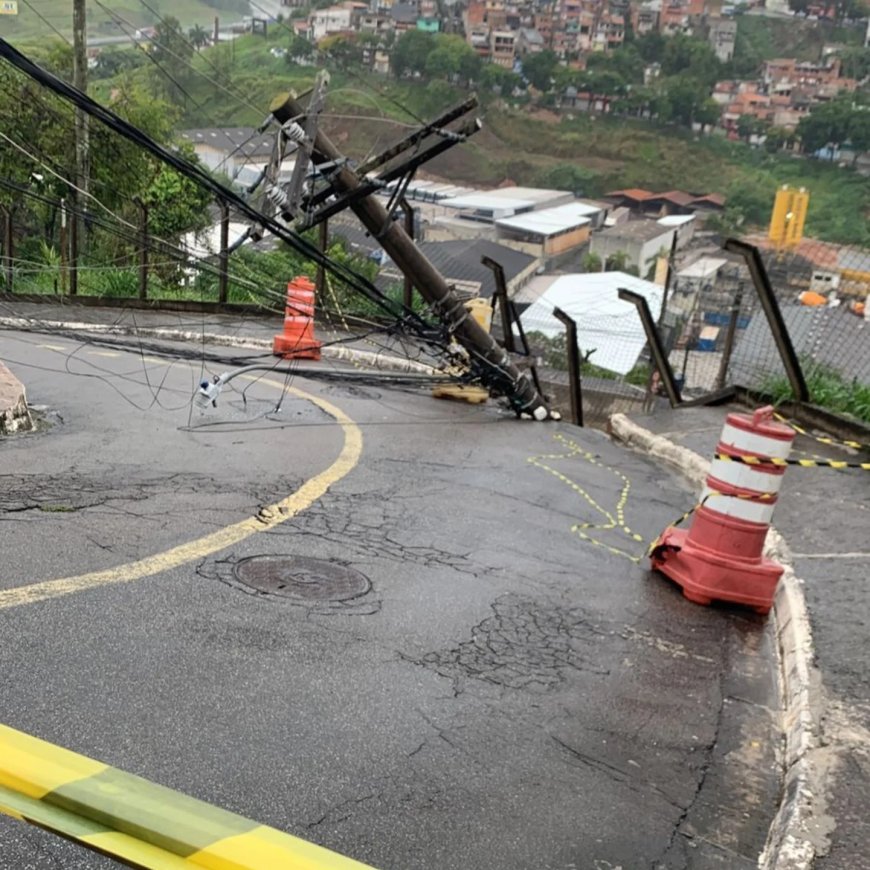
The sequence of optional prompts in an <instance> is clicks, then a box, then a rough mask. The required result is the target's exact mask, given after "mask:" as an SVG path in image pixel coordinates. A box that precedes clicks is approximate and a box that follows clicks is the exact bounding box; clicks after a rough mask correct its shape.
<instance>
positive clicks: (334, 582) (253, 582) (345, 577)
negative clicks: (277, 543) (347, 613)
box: [233, 556, 372, 601]
mask: <svg viewBox="0 0 870 870" xmlns="http://www.w3.org/2000/svg"><path fill="white" fill-rule="evenodd" d="M233 574H234V575H235V577H236V579H237V580H238V581H239V582H240V583H244V584H245V585H246V586H250V587H251V588H252V589H256V590H257V591H258V592H264V593H266V594H268V595H283V596H285V597H286V598H296V599H302V600H304V601H348V600H349V599H351V598H358V597H359V596H360V595H365V593H366V592H368V591H369V589H371V587H372V584H371V582H370V581H369V579H368V577H366V576H365V574H360V572H359V571H355V570H354V569H353V568H348V567H347V566H345V565H337V564H336V563H335V562H329V561H327V560H326V559H310V558H308V557H306V556H250V557H248V558H247V559H241V560H240V561H239V562H237V563H236V565H235V566H234V567H233Z"/></svg>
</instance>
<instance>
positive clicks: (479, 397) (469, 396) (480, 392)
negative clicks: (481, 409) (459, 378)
mask: <svg viewBox="0 0 870 870" xmlns="http://www.w3.org/2000/svg"><path fill="white" fill-rule="evenodd" d="M432 397H433V398H434V399H455V400H457V401H460V402H470V403H471V404H472V405H479V404H481V403H482V402H485V401H486V400H487V399H488V398H489V393H488V392H487V391H486V390H485V389H484V388H483V387H475V386H473V385H469V384H441V385H440V386H437V387H433V388H432Z"/></svg>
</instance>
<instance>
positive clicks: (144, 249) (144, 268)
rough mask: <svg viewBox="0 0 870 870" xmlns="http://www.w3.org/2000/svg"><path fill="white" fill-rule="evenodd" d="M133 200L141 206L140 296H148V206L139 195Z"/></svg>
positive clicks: (145, 297) (143, 297)
mask: <svg viewBox="0 0 870 870" xmlns="http://www.w3.org/2000/svg"><path fill="white" fill-rule="evenodd" d="M133 202H135V203H136V205H138V206H139V212H140V214H141V223H140V224H139V298H140V299H147V298H148V248H149V246H150V244H151V241H150V238H149V234H148V206H147V205H146V204H145V203H144V202H143V201H142V200H141V199H140V198H139V197H138V196H134V197H133Z"/></svg>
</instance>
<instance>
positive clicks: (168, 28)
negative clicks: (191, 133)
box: [150, 16, 194, 102]
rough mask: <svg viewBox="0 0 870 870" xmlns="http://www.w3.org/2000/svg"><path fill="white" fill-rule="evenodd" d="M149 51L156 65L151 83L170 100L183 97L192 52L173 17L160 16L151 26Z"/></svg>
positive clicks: (174, 100) (176, 100)
mask: <svg viewBox="0 0 870 870" xmlns="http://www.w3.org/2000/svg"><path fill="white" fill-rule="evenodd" d="M150 52H151V57H152V58H153V59H154V62H155V65H156V70H155V75H156V78H155V83H156V84H157V85H158V87H160V88H161V89H162V90H163V92H164V93H165V94H166V96H167V97H169V99H171V100H172V101H173V102H180V101H181V100H182V99H186V89H185V87H184V85H185V83H186V81H187V80H188V79H189V77H190V72H191V65H190V60H191V58H192V57H193V53H194V52H193V46H192V45H191V44H190V43H189V42H188V41H187V38H186V37H185V35H184V32H183V31H182V29H181V24H179V22H178V19H177V18H172V17H171V16H169V17H167V18H164V19H163V20H162V21H161V22H160V23H159V24H158V25H157V27H155V28H154V38H153V40H152V41H151V48H150Z"/></svg>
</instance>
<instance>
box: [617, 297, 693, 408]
mask: <svg viewBox="0 0 870 870" xmlns="http://www.w3.org/2000/svg"><path fill="white" fill-rule="evenodd" d="M617 292H618V295H619V298H620V299H622V300H623V301H624V302H631V304H632V305H634V306H635V307H636V308H637V312H638V314H639V315H640V322H641V323H642V324H643V329H644V332H645V333H646V340H647V342H649V349H650V353H652V357H653V364H654V365H655V367H656V368H657V369H658V372H659V376H660V377H661V379H662V385H663V386H664V388H665V392H666V393H667V394H668V401H669V402H670V403H671V407H672V408H676V407H677V405H679V404H680V403H681V402H682V397H681V396H680V388H679V387H678V386H677V382H676V380H675V379H674V372H673V369H671V364H670V362H669V361H668V356H667V354H666V353H665V349H664V346H663V345H662V341H661V338H660V337H659V333H658V330H657V329H656V324H655V321H654V320H653V316H652V312H651V311H650V310H649V305H648V304H647V301H646V298H645V297H643V296H641V295H640V293H633V292H632V291H631V290H626V289H625V288H622V287H621V288H619V290H618V291H617Z"/></svg>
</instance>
